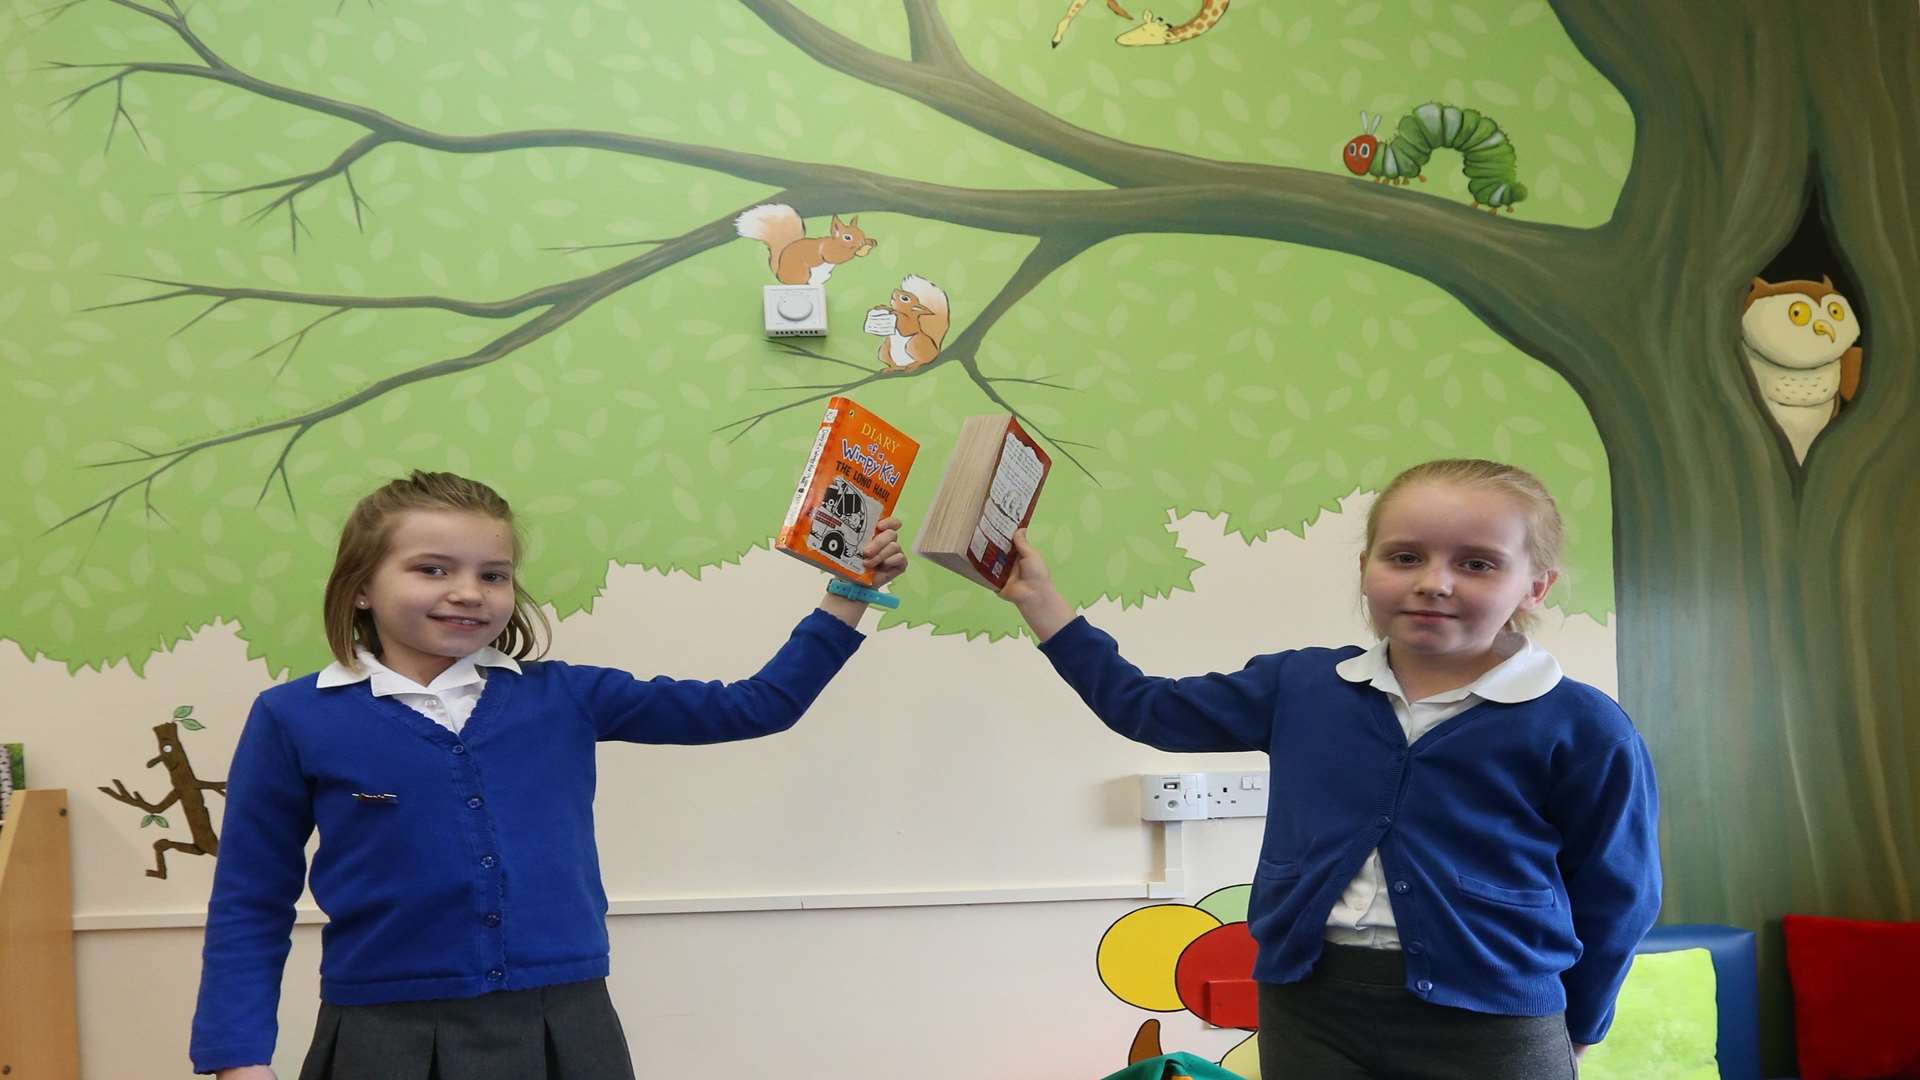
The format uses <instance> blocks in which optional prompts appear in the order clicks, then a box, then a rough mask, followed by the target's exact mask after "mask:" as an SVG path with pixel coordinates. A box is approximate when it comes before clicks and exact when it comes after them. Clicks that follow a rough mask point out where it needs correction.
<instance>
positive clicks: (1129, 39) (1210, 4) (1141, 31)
mask: <svg viewBox="0 0 1920 1080" xmlns="http://www.w3.org/2000/svg"><path fill="white" fill-rule="evenodd" d="M1232 2H1233V0H1201V4H1200V10H1199V11H1197V12H1195V13H1194V16H1193V18H1191V19H1188V20H1187V21H1186V22H1183V23H1181V24H1180V25H1178V26H1175V25H1173V24H1172V23H1170V22H1168V21H1167V20H1165V19H1163V18H1161V17H1160V16H1158V15H1155V14H1154V13H1153V12H1152V11H1149V10H1144V9H1143V10H1142V11H1141V12H1140V20H1141V21H1140V25H1138V26H1136V27H1134V28H1133V29H1131V30H1128V31H1126V32H1124V33H1122V34H1121V35H1120V36H1119V37H1116V38H1114V39H1113V40H1114V41H1116V42H1118V43H1119V44H1121V45H1178V44H1179V43H1181V42H1183V41H1191V40H1193V39H1194V38H1197V37H1199V36H1200V35H1201V34H1204V33H1206V32H1207V31H1209V30H1211V29H1213V25H1214V24H1215V23H1217V22H1219V21H1220V17H1221V16H1222V15H1225V14H1226V13H1227V5H1228V4H1230V3H1232ZM1086 6H1087V0H1073V3H1072V4H1069V5H1068V6H1067V13H1066V15H1064V16H1063V17H1062V18H1061V19H1060V25H1058V26H1056V27H1054V30H1053V47H1054V48H1056V49H1057V48H1059V47H1060V39H1061V38H1063V37H1065V36H1066V34H1067V24H1068V23H1071V22H1072V21H1073V17H1074V16H1076V15H1078V14H1080V9H1081V8H1083V7H1086ZM1107 9H1108V10H1110V11H1112V12H1113V13H1114V14H1115V15H1118V16H1120V17H1121V18H1123V19H1128V20H1131V19H1132V18H1133V16H1131V15H1129V14H1127V9H1126V8H1123V7H1121V6H1120V5H1119V3H1118V2H1117V0H1107Z"/></svg>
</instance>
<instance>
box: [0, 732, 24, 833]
mask: <svg viewBox="0 0 1920 1080" xmlns="http://www.w3.org/2000/svg"><path fill="white" fill-rule="evenodd" d="M26 786H27V751H26V747H25V746H22V745H21V744H20V743H17V742H10V743H0V821H5V820H6V819H7V804H8V803H10V802H12V801H13V791H14V789H15V788H23V787H26Z"/></svg>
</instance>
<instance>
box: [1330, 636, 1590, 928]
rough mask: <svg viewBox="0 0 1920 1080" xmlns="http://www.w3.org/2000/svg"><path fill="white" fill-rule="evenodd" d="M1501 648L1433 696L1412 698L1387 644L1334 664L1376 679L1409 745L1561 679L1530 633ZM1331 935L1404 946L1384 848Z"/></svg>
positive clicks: (1345, 898)
mask: <svg viewBox="0 0 1920 1080" xmlns="http://www.w3.org/2000/svg"><path fill="white" fill-rule="evenodd" d="M1494 649H1495V651H1497V652H1499V653H1501V654H1502V655H1504V656H1505V657H1506V659H1504V660H1502V661H1500V663H1499V664H1497V665H1496V666H1495V667H1494V668H1493V669H1492V670H1490V671H1488V672H1487V673H1486V674H1484V675H1482V676H1480V677H1479V678H1478V679H1475V680H1474V681H1472V682H1470V683H1468V684H1467V685H1465V686H1457V687H1455V688H1453V689H1452V690H1443V691H1441V692H1440V693H1438V694H1435V695H1433V696H1432V697H1427V698H1422V699H1420V700H1419V701H1415V702H1411V703H1410V702H1408V701H1407V698H1406V692H1405V691H1403V690H1401V689H1400V680H1399V679H1396V678H1394V675H1393V668H1392V666H1391V665H1389V664H1388V663H1387V643H1386V642H1385V641H1380V642H1377V643H1375V645H1374V646H1373V648H1371V649H1368V650H1367V651H1366V652H1363V653H1361V654H1360V655H1359V656H1355V657H1353V658H1351V659H1348V660H1343V661H1341V662H1340V664H1339V665H1338V666H1337V667H1335V668H1334V671H1336V672H1338V673H1339V675H1340V677H1341V678H1343V679H1345V680H1347V681H1348V682H1356V683H1372V684H1373V686H1374V688H1375V689H1377V690H1379V691H1380V692H1381V693H1383V694H1385V695H1387V701H1388V702H1390V703H1391V704H1392V705H1393V715H1394V717H1395V718H1397V719H1398V720H1399V721H1400V730H1402V731H1404V732H1405V733H1406V736H1407V745H1409V746H1411V745H1413V744H1414V743H1415V742H1417V741H1419V739H1420V737H1421V736H1422V735H1425V734H1426V733H1427V732H1429V731H1432V730H1433V729H1434V728H1436V727H1438V726H1439V725H1440V724H1441V723H1443V722H1444V721H1447V720H1451V719H1452V718H1454V717H1456V716H1458V715H1460V714H1461V713H1463V712H1466V711H1467V710H1468V709H1471V708H1473V707H1474V706H1475V705H1478V704H1480V703H1481V702H1482V701H1497V702H1502V703H1505V704H1517V703H1519V702H1522V701H1532V700H1533V699H1534V698H1537V697H1539V696H1540V695H1541V694H1544V693H1546V692H1547V691H1549V690H1551V689H1553V688H1554V687H1555V686H1556V685H1558V684H1559V682H1560V662H1559V661H1558V660H1555V659H1554V658H1553V654H1552V653H1550V652H1548V651H1546V650H1545V649H1542V648H1540V647H1539V646H1537V645H1535V644H1534V643H1533V642H1532V640H1530V639H1529V638H1527V636H1526V635H1524V634H1514V633H1506V634H1502V635H1501V636H1500V637H1499V638H1498V639H1497V640H1496V641H1495V642H1494ZM1325 937H1326V939H1327V940H1328V941H1331V942H1334V943H1336V944H1340V945H1364V946H1367V947H1370V948H1376V949H1397V948H1399V947H1400V931H1399V928H1398V926H1396V925H1395V923H1394V921H1393V903H1392V901H1390V900H1389V899H1388V898H1387V873H1386V870H1385V868H1384V867H1382V866H1381V865H1380V852H1379V849H1377V848H1376V849H1375V850H1374V851H1373V852H1371V853H1370V854H1368V856H1367V861H1366V862H1365V863H1364V864H1362V865H1361V867H1360V872H1359V873H1358V874H1355V875H1354V878H1353V880H1352V881H1350V882H1348V883H1347V888H1346V891H1345V892H1344V893H1342V894H1341V895H1340V902H1339V903H1337V904H1335V905H1334V906H1333V911H1332V912H1331V913H1329V914H1328V915H1327V929H1326V934H1325Z"/></svg>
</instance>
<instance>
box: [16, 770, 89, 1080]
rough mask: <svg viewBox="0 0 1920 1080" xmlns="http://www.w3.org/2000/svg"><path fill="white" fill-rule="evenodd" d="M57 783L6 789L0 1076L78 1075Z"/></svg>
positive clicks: (65, 855) (69, 901) (68, 891)
mask: <svg viewBox="0 0 1920 1080" xmlns="http://www.w3.org/2000/svg"><path fill="white" fill-rule="evenodd" d="M74 990H75V987H74V968H73V870H72V852H71V848H70V846H69V840H68V832H67V793H66V790H65V789H64V788H23V789H21V790H18V791H15V792H14V793H13V801H12V802H11V803H9V804H8V806H7V820H6V824H5V826H4V827H0V1075H4V1076H5V1078H6V1080H80V1023H79V1012H78V1009H77V1007H76V1002H75V998H74Z"/></svg>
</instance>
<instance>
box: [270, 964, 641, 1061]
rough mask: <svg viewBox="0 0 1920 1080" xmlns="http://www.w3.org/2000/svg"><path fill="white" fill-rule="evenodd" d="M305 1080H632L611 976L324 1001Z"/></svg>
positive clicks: (629, 1058) (630, 1058)
mask: <svg viewBox="0 0 1920 1080" xmlns="http://www.w3.org/2000/svg"><path fill="white" fill-rule="evenodd" d="M300 1080H634V1076H633V1058H632V1055H631V1054H630V1053H629V1052H628V1050H627V1038H626V1033H625V1032H623V1031H622V1030H621V1029H620V1017H619V1016H618V1015H616V1014H615V1013H614V1011H613V999H612V998H611V997H609V996H608V994H607V982H606V980H605V979H592V980H588V981H586V982H576V983H563V984H561V985H559V986H543V987H539V988H537V989H533V990H502V991H498V992H496V993H492V994H483V995H481V996H479V997H472V998H451V999H448V1000H444V1001H403V1002H396V1003H394V1004H391V1005H329V1004H327V1003H325V1002H322V1003H321V1005H320V1020H319V1023H318V1024H316V1025H315V1026H314V1031H313V1046H312V1047H311V1048H310V1049H309V1050H308V1051H307V1060H306V1064H305V1065H304V1066H303V1067H302V1068H301V1070H300Z"/></svg>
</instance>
